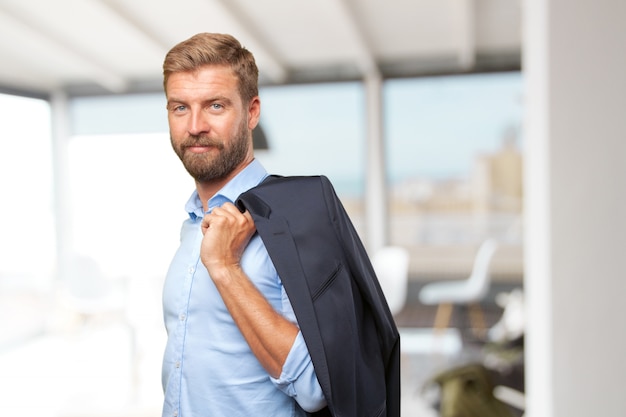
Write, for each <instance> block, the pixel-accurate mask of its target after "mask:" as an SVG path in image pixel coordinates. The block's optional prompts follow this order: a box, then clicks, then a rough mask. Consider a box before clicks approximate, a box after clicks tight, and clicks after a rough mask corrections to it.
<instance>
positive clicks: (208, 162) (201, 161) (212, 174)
mask: <svg viewBox="0 0 626 417" xmlns="http://www.w3.org/2000/svg"><path fill="white" fill-rule="evenodd" d="M248 135H249V133H248V130H247V121H246V120H243V121H242V123H241V124H240V125H239V129H238V130H237V133H236V134H235V136H234V137H232V138H231V139H232V140H230V141H223V140H220V139H219V138H209V137H208V136H206V135H194V136H189V137H187V138H185V140H183V141H182V142H181V143H179V144H178V145H176V144H175V143H174V140H173V138H172V137H171V135H170V141H171V143H172V148H173V149H174V152H176V155H178V157H179V158H180V160H181V161H182V163H183V166H184V167H185V169H186V170H187V172H188V173H189V175H191V176H192V177H193V179H195V180H196V181H197V182H210V181H215V180H221V179H224V178H226V177H227V176H228V175H229V174H230V173H231V172H233V170H235V168H237V167H238V166H239V165H240V164H241V163H242V162H243V161H244V160H245V159H246V156H247V155H248V149H249V146H250V140H249V136H248ZM227 142H230V143H229V144H228V145H226V143H227ZM192 146H208V147H211V148H214V149H216V150H217V154H215V153H214V152H203V153H199V154H197V153H193V152H187V149H188V148H189V147H192Z"/></svg>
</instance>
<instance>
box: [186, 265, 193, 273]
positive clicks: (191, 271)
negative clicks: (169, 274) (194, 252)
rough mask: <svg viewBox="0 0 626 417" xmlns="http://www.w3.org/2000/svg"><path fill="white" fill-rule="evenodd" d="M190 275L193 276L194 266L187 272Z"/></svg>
mask: <svg viewBox="0 0 626 417" xmlns="http://www.w3.org/2000/svg"><path fill="white" fill-rule="evenodd" d="M187 271H188V272H189V273H190V274H193V271H194V268H193V266H190V267H189V269H188V270H187Z"/></svg>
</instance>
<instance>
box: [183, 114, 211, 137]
mask: <svg viewBox="0 0 626 417" xmlns="http://www.w3.org/2000/svg"><path fill="white" fill-rule="evenodd" d="M188 123H189V124H188V126H187V131H188V132H189V134H190V135H192V136H197V135H201V134H203V133H208V132H209V130H210V129H209V123H208V120H207V118H206V116H205V115H204V114H203V112H202V111H192V112H191V114H190V116H189V120H188Z"/></svg>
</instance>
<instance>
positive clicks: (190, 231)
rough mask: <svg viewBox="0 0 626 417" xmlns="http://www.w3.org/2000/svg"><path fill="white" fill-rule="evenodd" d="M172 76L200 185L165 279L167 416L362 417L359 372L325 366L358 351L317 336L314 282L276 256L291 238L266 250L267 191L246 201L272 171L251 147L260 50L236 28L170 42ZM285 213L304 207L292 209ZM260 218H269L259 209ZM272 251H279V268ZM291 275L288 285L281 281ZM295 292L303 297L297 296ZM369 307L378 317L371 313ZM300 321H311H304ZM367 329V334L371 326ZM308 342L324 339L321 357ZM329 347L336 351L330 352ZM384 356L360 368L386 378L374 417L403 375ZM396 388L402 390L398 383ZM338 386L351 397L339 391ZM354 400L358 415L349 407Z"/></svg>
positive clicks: (172, 98) (171, 93)
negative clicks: (309, 308) (260, 227)
mask: <svg viewBox="0 0 626 417" xmlns="http://www.w3.org/2000/svg"><path fill="white" fill-rule="evenodd" d="M163 74H164V88H165V94H166V98H167V111H168V122H169V126H170V136H171V142H172V147H173V148H174V151H175V152H176V154H177V155H178V156H179V158H180V159H181V161H182V162H183V165H184V166H185V168H186V169H187V171H188V172H189V174H190V175H191V176H192V177H193V178H194V180H195V183H196V190H195V191H194V193H193V194H192V196H191V198H190V199H189V201H188V202H187V205H186V210H187V212H188V213H189V218H188V219H187V220H186V221H185V222H184V224H183V227H182V231H181V242H180V247H179V249H178V251H177V253H176V254H175V256H174V259H173V261H172V263H171V266H170V269H169V271H168V273H167V278H166V281H165V285H164V293H163V308H164V318H165V324H166V329H167V333H168V341H167V346H166V350H165V355H164V360H163V381H162V382H163V387H164V392H165V400H164V406H163V416H164V417H165V416H184V417H197V416H198V417H199V416H217V417H219V416H223V417H234V416H246V417H249V416H271V417H280V416H305V415H319V416H330V415H353V416H355V417H356V416H357V415H358V414H356V413H357V411H356V410H357V408H358V407H357V406H356V405H354V404H356V403H358V402H359V401H360V397H359V396H358V395H349V394H348V393H349V392H350V391H351V387H350V386H348V385H351V384H352V383H349V384H346V383H345V381H348V380H349V379H346V378H345V377H346V375H348V373H350V375H349V378H353V377H354V376H353V375H352V373H353V372H352V371H350V372H348V371H347V369H348V368H346V369H345V370H343V369H338V370H337V371H334V370H332V369H328V367H329V366H330V364H334V363H337V361H336V359H339V358H340V357H341V356H346V357H351V356H354V354H357V353H359V349H354V350H353V348H351V347H349V346H344V347H342V348H341V349H342V352H341V353H332V352H331V351H328V352H324V350H325V349H327V348H328V349H330V350H336V348H335V347H331V346H330V345H332V340H334V339H335V337H333V336H332V334H333V333H332V331H331V332H327V335H326V336H325V337H321V336H320V337H318V336H317V335H319V334H320V329H319V327H320V326H321V324H319V323H318V321H317V318H319V316H315V317H313V316H310V315H308V313H305V312H304V308H305V307H301V306H300V304H303V305H307V304H310V303H311V302H312V301H311V299H312V298H313V296H312V295H310V294H309V293H308V287H307V286H310V285H311V282H310V281H307V280H306V278H303V279H302V280H300V281H299V282H298V281H296V276H298V274H296V273H291V272H289V271H288V270H286V269H284V268H285V267H284V266H283V265H284V263H283V262H280V256H279V255H277V252H279V251H281V250H282V249H280V245H281V244H284V241H283V240H281V239H279V240H278V244H279V246H278V249H277V250H276V251H275V252H272V253H268V250H267V249H266V246H265V243H264V240H266V239H269V236H267V235H264V234H261V232H259V233H256V231H257V228H256V225H255V220H253V217H252V216H253V215H255V216H256V215H257V214H255V213H256V212H255V211H254V210H252V208H251V209H250V210H245V207H244V205H245V204H248V205H250V204H251V205H252V206H254V205H255V202H256V201H258V198H259V197H258V196H254V195H251V197H250V198H251V199H252V200H250V198H248V199H247V200H245V199H244V200H242V201H238V198H239V197H240V196H241V195H242V194H245V192H247V191H248V190H251V189H252V190H251V191H250V192H252V191H253V190H256V189H257V186H258V185H259V184H261V183H262V182H263V184H264V185H265V186H266V187H267V185H268V184H266V182H267V181H270V180H271V178H268V175H267V173H266V172H265V170H264V169H263V167H262V166H261V164H260V163H259V162H258V161H257V160H256V159H254V155H253V148H252V130H253V129H254V128H255V126H256V125H257V123H258V121H259V115H260V106H261V105H260V99H259V97H258V70H257V67H256V64H255V62H254V58H253V56H252V54H251V53H250V52H249V51H247V50H246V49H245V48H243V47H242V46H241V45H240V44H239V42H238V41H237V40H236V39H234V38H233V37H231V36H229V35H222V34H207V33H204V34H198V35H196V36H193V37H192V38H190V39H188V40H186V41H183V42H181V43H180V44H178V45H176V46H175V47H174V48H172V50H170V51H169V52H168V54H167V56H166V58H165V62H164V64H163ZM270 182H271V181H270ZM274 183H276V181H275V179H274ZM281 187H282V186H279V188H281ZM276 188H277V187H276V186H271V187H270V189H271V190H275V189H276ZM273 192H274V191H272V192H271V194H273ZM279 195H280V194H279ZM245 201H247V203H246V202H245ZM235 202H237V204H238V205H239V206H240V207H236V206H235V204H234V203H235ZM279 204H280V205H281V206H282V205H283V204H282V203H279ZM276 208H277V209H278V208H279V207H276ZM240 209H241V210H240ZM242 211H243V212H242ZM287 215H297V216H299V217H301V214H300V213H296V212H295V211H293V210H290V211H289V213H287ZM304 217H310V216H306V214H305V216H304ZM256 221H260V222H261V223H263V219H262V218H257V220H256ZM294 221H295V219H294ZM307 227H308V226H307ZM281 242H283V243H281ZM359 243H360V242H359ZM274 246H275V245H272V247H274ZM303 250H304V249H303ZM315 253H316V252H315ZM270 255H272V256H273V257H274V256H275V257H276V260H278V261H279V263H278V264H279V265H281V271H277V268H276V267H275V266H274V263H275V261H273V260H272V259H271V258H270ZM315 258H319V257H318V256H315ZM328 260H329V261H330V258H328ZM333 262H334V261H333ZM327 264H330V262H329V263H327ZM368 265H369V262H368ZM289 268H290V267H289ZM370 269H371V268H370ZM312 272H313V271H312ZM367 272H370V271H369V270H368V271H367ZM283 274H284V275H285V276H286V277H285V276H283ZM312 275H313V276H318V274H316V273H312ZM286 278H288V279H289V285H288V287H289V290H288V289H287V288H286V287H285V286H283V280H284V279H286ZM374 281H375V278H374ZM305 288H306V291H304V292H303V290H304V289H305ZM373 291H374V293H375V294H374V296H373V298H375V299H376V300H378V299H382V295H381V294H382V293H381V292H380V289H379V287H378V284H377V282H376V283H375V284H374V287H373ZM289 293H291V294H289ZM303 294H304V298H302V295H303ZM292 296H294V297H297V299H300V300H302V301H301V302H300V303H299V304H298V305H293V304H292V301H291V300H290V298H291V297H292ZM321 298H322V299H323V300H326V298H325V297H321ZM344 301H345V302H350V301H351V300H342V303H343V302H344ZM324 303H327V301H324ZM335 304H337V303H335ZM333 308H334V307H333V305H330V306H327V305H326V307H324V310H325V311H327V312H330V313H332V309H333ZM377 308H378V309H379V310H381V311H383V314H382V316H384V319H385V320H383V321H384V322H385V325H384V327H385V329H386V330H387V329H390V332H389V336H388V337H385V339H386V340H385V346H387V341H390V343H391V344H392V345H394V346H395V345H396V344H397V343H398V340H397V332H395V326H393V324H392V323H389V321H390V319H389V318H390V314H388V309H387V310H385V309H386V304H384V301H383V302H382V305H379V306H378V307H377ZM367 311H368V312H367V314H366V316H367V317H368V318H369V317H370V316H372V313H370V309H369V308H368V310H367ZM377 315H378V314H374V316H377ZM316 317H317V318H316ZM359 320H360V319H359ZM368 322H369V321H368ZM379 322H380V320H378V319H377V320H376V323H379ZM301 324H304V328H306V329H307V330H306V331H301V329H300V325H301ZM327 326H333V323H332V322H331V323H327ZM377 326H379V324H377ZM304 328H303V329H304ZM370 328H373V325H370V326H368V328H367V329H370ZM367 329H365V331H364V334H369V333H368V330H367ZM331 330H332V329H331ZM338 330H341V329H339V328H338ZM341 331H343V330H341ZM322 333H323V332H322ZM337 340H339V339H337ZM351 340H353V341H354V343H356V344H358V343H361V342H362V341H359V340H358V339H357V338H353V339H351ZM309 345H311V346H319V348H316V349H315V350H314V354H313V355H311V353H310V352H309V350H310V348H309V347H308V346H309ZM396 347H397V346H396ZM367 349H368V350H370V351H372V349H371V347H368V348H367ZM385 349H386V350H388V351H391V350H392V347H391V346H390V347H389V348H388V349H387V348H385ZM393 349H394V350H393V352H394V353H393V355H391V354H390V356H394V357H393V358H392V361H393V362H394V364H395V359H396V358H395V353H396V351H397V349H396V348H393ZM327 355H330V356H333V358H331V359H333V360H328V361H327V360H326V356H327ZM312 356H314V357H315V359H312ZM375 357H376V358H377V359H376V360H375V361H374V366H373V371H372V372H373V374H372V375H375V377H374V378H373V379H375V380H376V381H369V380H368V378H367V374H368V373H369V370H370V368H371V366H370V365H363V366H361V365H359V367H358V369H357V371H359V373H360V370H361V368H362V369H363V370H364V371H363V372H365V371H367V372H365V374H366V377H365V381H364V382H363V384H367V385H368V386H370V387H375V388H376V389H377V391H380V390H378V388H379V387H382V392H383V394H382V397H380V395H374V398H378V397H380V400H377V401H376V406H377V407H378V406H380V407H382V408H383V409H382V411H381V410H374V409H372V410H368V414H367V415H372V416H385V415H388V414H386V412H385V410H384V408H385V390H388V389H389V386H394V385H395V382H394V383H392V384H386V383H385V381H384V379H385V375H384V374H385V373H388V372H387V366H386V364H383V363H382V361H389V359H388V358H380V355H379V354H376V356H375ZM364 358H365V356H364ZM367 361H370V362H371V359H370V358H369V357H368V358H367ZM362 362H364V361H363V360H362ZM393 368H394V371H393V372H392V374H393V377H392V379H394V381H395V380H396V379H398V380H399V378H396V377H397V375H396V371H395V368H397V367H396V366H395V365H394V367H393ZM318 369H319V370H320V372H322V373H321V374H320V378H321V379H322V381H323V383H320V381H319V379H318V371H317V370H318ZM335 375H336V377H335ZM335 382H336V383H335ZM333 384H334V385H333ZM357 385H362V384H361V383H358V384H357ZM387 385H388V386H387ZM338 390H339V391H338ZM355 391H358V392H361V391H360V390H358V389H355ZM394 391H398V392H397V394H398V397H399V389H397V390H396V389H395V388H394ZM341 392H345V393H346V395H347V396H346V398H345V399H343V400H339V399H338V398H335V397H339V396H342V395H340V394H339V393H341ZM394 395H395V394H394ZM346 400H349V401H350V402H351V404H347V403H346ZM392 402H394V401H392ZM369 408H373V407H369ZM348 409H351V411H350V413H346V412H344V410H348ZM398 410H399V407H398ZM370 413H371V414H370ZM361 415H363V414H361ZM389 415H391V414H389ZM398 415H399V413H398Z"/></svg>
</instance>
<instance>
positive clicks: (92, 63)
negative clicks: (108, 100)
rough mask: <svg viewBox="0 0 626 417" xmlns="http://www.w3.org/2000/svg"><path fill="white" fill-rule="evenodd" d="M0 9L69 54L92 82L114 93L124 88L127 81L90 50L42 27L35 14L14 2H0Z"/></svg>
mask: <svg viewBox="0 0 626 417" xmlns="http://www.w3.org/2000/svg"><path fill="white" fill-rule="evenodd" d="M0 10H2V11H3V12H4V13H5V14H6V15H7V16H9V17H10V18H11V19H14V20H15V21H16V22H18V23H20V24H21V25H23V26H24V28H25V29H24V30H25V31H28V32H31V33H32V35H33V36H36V37H37V38H40V39H42V41H44V42H46V43H48V44H50V45H51V46H52V47H54V48H56V49H58V50H61V51H62V52H63V54H65V55H67V56H70V57H71V58H72V59H73V60H75V61H77V62H80V63H81V65H83V66H84V67H85V68H87V69H88V73H89V76H90V77H91V79H92V80H93V82H95V83H97V84H98V85H100V86H102V87H104V88H106V89H107V90H109V91H111V92H115V93H121V92H124V91H125V90H126V87H127V83H126V80H124V78H123V77H121V76H119V75H118V74H117V73H116V72H115V71H112V70H111V69H110V68H108V67H107V65H106V64H104V63H101V62H98V60H97V59H96V58H95V57H94V56H93V55H92V54H91V53H90V51H85V50H81V49H80V48H78V47H77V46H76V45H73V44H71V43H70V42H68V41H67V40H66V39H62V38H61V37H59V36H58V35H57V34H56V33H54V32H51V31H49V30H45V29H43V27H45V25H42V24H40V22H39V21H38V20H37V18H36V17H35V16H33V15H32V14H30V13H29V12H28V10H27V9H26V8H22V7H19V6H18V7H16V6H15V3H11V2H2V3H0Z"/></svg>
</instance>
